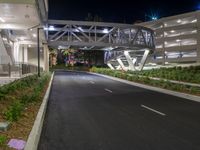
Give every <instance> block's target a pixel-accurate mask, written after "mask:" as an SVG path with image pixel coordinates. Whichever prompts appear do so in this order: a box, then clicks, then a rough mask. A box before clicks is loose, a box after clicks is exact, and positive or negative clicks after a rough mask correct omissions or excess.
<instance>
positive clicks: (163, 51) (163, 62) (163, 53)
mask: <svg viewBox="0 0 200 150" xmlns="http://www.w3.org/2000/svg"><path fill="white" fill-rule="evenodd" d="M162 27H163V32H162V34H163V36H162V39H163V42H162V45H163V48H162V56H163V59H162V60H163V61H162V64H163V65H165V62H166V57H165V40H164V39H165V32H164V31H165V25H164V23H163V22H162Z"/></svg>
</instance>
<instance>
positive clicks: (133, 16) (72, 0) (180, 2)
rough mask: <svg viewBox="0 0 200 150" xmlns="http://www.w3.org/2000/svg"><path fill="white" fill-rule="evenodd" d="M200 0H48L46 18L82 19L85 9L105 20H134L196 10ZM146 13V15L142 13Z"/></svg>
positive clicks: (85, 14) (129, 21)
mask: <svg viewBox="0 0 200 150" xmlns="http://www.w3.org/2000/svg"><path fill="white" fill-rule="evenodd" d="M198 7H199V8H200V0H49V9H50V12H49V18H50V19H60V20H79V21H81V20H85V18H86V16H87V14H88V13H91V14H92V15H98V16H100V17H101V18H102V19H103V21H104V22H121V23H124V22H126V23H133V22H135V21H137V20H142V21H145V20H149V19H150V18H149V17H148V16H152V15H154V14H155V15H157V16H158V17H165V16H170V15H176V14H180V13H184V12H190V11H194V10H198ZM145 14H146V17H145Z"/></svg>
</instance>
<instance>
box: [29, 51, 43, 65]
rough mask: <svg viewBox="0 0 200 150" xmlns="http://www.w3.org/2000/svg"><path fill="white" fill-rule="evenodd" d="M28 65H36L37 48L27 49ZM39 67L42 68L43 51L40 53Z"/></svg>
mask: <svg viewBox="0 0 200 150" xmlns="http://www.w3.org/2000/svg"><path fill="white" fill-rule="evenodd" d="M28 63H29V64H33V65H36V66H37V65H38V54H37V48H28ZM40 66H41V67H43V68H44V50H42V51H41V52H40Z"/></svg>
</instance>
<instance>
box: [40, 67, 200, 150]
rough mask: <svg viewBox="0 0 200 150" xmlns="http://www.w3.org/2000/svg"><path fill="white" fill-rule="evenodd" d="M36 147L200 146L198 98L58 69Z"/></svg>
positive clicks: (153, 149)
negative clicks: (194, 100) (192, 99)
mask: <svg viewBox="0 0 200 150" xmlns="http://www.w3.org/2000/svg"><path fill="white" fill-rule="evenodd" d="M38 150H200V103H198V102H193V101H190V100H186V99H182V98H178V97H175V96H170V95H167V94H163V93H158V92H154V91H150V90H146V89H142V88H138V87H134V86H131V85H128V84H124V83H121V82H118V81H114V80H111V79H107V78H104V77H100V76H97V75H91V74H88V73H80V72H64V71H63V72H62V71H59V72H56V73H55V77H54V80H53V85H52V91H51V94H50V98H49V103H48V108H47V114H46V116H45V121H44V126H43V130H42V135H41V139H40V142H39V147H38Z"/></svg>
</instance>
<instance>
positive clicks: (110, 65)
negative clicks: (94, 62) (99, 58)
mask: <svg viewBox="0 0 200 150" xmlns="http://www.w3.org/2000/svg"><path fill="white" fill-rule="evenodd" d="M107 65H108V67H109V68H110V69H111V70H115V68H114V67H113V65H112V64H111V63H107Z"/></svg>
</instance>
